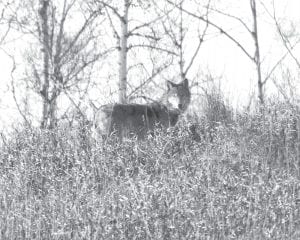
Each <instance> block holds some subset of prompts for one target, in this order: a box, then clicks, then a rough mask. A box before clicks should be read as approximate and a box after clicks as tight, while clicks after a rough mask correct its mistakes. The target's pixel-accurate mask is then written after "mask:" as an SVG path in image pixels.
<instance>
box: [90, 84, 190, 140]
mask: <svg viewBox="0 0 300 240" xmlns="http://www.w3.org/2000/svg"><path fill="white" fill-rule="evenodd" d="M190 102H191V92H190V87H189V81H188V80H187V79H185V80H183V81H182V82H180V83H178V84H176V83H174V82H171V81H167V91H166V92H165V93H164V94H163V96H162V97H161V98H160V99H159V100H158V101H156V102H153V103H151V104H120V103H116V104H107V105H103V106H101V107H100V109H99V110H98V111H97V113H96V116H95V127H96V131H97V132H98V133H100V135H102V136H103V137H108V136H110V135H115V136H117V137H118V138H120V139H123V138H124V137H131V136H136V137H137V138H138V139H145V137H146V136H147V134H148V133H149V132H150V133H153V130H154V129H155V128H156V127H160V128H162V129H166V128H169V127H172V126H174V125H175V124H176V123H177V121H178V119H179V117H180V115H182V114H183V113H184V112H185V111H186V110H187V108H188V106H189V104H190Z"/></svg>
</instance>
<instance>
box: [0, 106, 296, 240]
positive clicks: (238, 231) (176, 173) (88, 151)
mask: <svg viewBox="0 0 300 240" xmlns="http://www.w3.org/2000/svg"><path fill="white" fill-rule="evenodd" d="M297 119H298V118H297V116H296V115H293V117H291V116H288V115H287V112H286V111H285V112H284V113H282V114H278V111H277V112H276V114H275V113H274V112H269V113H267V114H266V115H264V116H260V115H256V116H246V115H243V116H240V117H238V119H237V120H236V121H235V122H232V123H231V124H226V125H224V124H221V123H219V124H218V125H214V129H213V136H214V137H213V138H212V139H209V140H208V139H206V138H202V139H201V141H200V142H197V141H193V140H192V139H191V135H190V134H191V133H190V131H189V127H188V126H182V127H179V128H178V129H177V130H176V131H174V132H169V133H160V132H157V133H156V134H155V135H154V137H151V138H150V137H149V139H148V140H147V141H145V142H143V143H137V142H136V141H135V140H127V141H125V142H123V143H122V144H115V143H114V141H113V139H108V140H107V142H105V144H103V143H102V142H100V141H99V142H97V141H94V140H93V139H91V138H90V137H89V135H88V134H87V135H85V133H84V131H80V129H57V130H55V131H52V132H48V131H41V130H39V129H35V130H28V129H23V130H20V131H18V132H16V133H15V134H14V136H11V139H10V140H7V141H6V144H3V147H2V149H1V153H0V239H105V240H107V239H143V240H144V239H299V238H300V177H299V176H300V174H299V171H300V170H299V166H300V154H299V151H300V141H299V138H300V137H299V135H298V129H299V128H298V125H299V124H298V122H299V121H297ZM292 120H293V121H292ZM294 120H295V121H294ZM289 122H290V123H291V124H288V123H289ZM292 123H293V124H292ZM297 124H298V125H297ZM199 132H200V133H201V131H199Z"/></svg>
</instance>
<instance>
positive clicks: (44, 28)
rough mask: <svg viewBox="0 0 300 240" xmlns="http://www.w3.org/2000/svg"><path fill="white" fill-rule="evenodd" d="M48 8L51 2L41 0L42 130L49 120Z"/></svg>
mask: <svg viewBox="0 0 300 240" xmlns="http://www.w3.org/2000/svg"><path fill="white" fill-rule="evenodd" d="M48 8H49V0H40V10H39V16H40V24H41V42H42V49H41V51H42V54H43V82H42V89H41V92H40V93H41V96H42V98H43V113H42V114H43V115H42V122H41V128H46V127H47V125H48V119H49V87H50V85H49V65H50V63H49V59H50V57H49V26H48Z"/></svg>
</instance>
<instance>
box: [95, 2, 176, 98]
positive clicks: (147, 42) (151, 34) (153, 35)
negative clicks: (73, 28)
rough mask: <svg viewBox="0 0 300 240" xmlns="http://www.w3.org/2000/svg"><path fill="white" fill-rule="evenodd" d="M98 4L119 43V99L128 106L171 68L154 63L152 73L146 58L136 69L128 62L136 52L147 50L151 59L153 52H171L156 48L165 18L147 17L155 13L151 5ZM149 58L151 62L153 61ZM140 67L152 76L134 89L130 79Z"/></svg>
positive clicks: (138, 63) (137, 64) (139, 61)
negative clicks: (159, 23)
mask: <svg viewBox="0 0 300 240" xmlns="http://www.w3.org/2000/svg"><path fill="white" fill-rule="evenodd" d="M94 3H96V5H98V6H101V7H103V8H105V13H106V16H107V17H108V19H109V22H110V27H111V29H112V31H113V36H114V38H115V40H116V42H117V43H116V46H117V49H118V55H119V58H118V69H119V71H118V74H119V75H118V78H119V79H118V97H119V102H120V103H127V102H128V101H129V100H130V99H131V98H132V96H133V95H134V94H135V93H136V92H137V91H138V90H139V89H141V88H142V87H144V86H145V85H147V84H148V83H149V82H151V81H152V80H153V78H154V77H155V76H157V75H158V74H159V73H160V72H162V71H163V70H164V69H166V68H167V65H168V64H166V63H163V64H161V65H160V66H157V64H156V63H154V62H152V63H153V64H152V65H153V66H152V67H153V68H152V69H151V70H150V71H148V67H149V66H146V64H143V60H144V59H142V58H143V56H140V57H139V60H137V61H138V62H134V63H133V64H132V65H129V64H128V60H132V59H129V53H130V52H133V51H134V50H136V49H140V50H141V49H143V50H145V49H147V50H148V54H149V55H151V52H152V51H159V52H168V50H167V49H164V48H160V47H159V46H158V45H157V44H156V43H157V42H158V41H159V40H160V37H161V36H158V35H157V32H156V26H155V25H156V23H157V22H158V20H159V19H160V18H161V17H160V16H159V17H157V16H155V15H153V16H151V15H150V14H148V15H147V16H145V14H146V12H147V13H148V12H149V11H152V10H151V9H152V7H153V5H151V4H150V2H149V1H138V0H122V1H116V0H115V1H100V0H94ZM135 54H136V53H135ZM171 54H173V53H171ZM149 58H150V59H151V57H149ZM148 65H151V64H148ZM137 66H140V67H141V68H143V69H144V70H145V72H148V73H149V72H150V74H148V75H149V76H148V77H145V76H143V78H144V79H145V80H144V81H143V82H142V83H141V84H140V85H139V86H136V85H135V84H132V85H131V83H130V82H129V79H128V74H129V72H130V71H133V69H134V68H135V67H137ZM154 68H155V69H154ZM141 78H142V77H141ZM129 86H131V88H130V89H128V87H129Z"/></svg>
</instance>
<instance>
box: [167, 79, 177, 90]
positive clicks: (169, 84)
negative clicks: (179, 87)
mask: <svg viewBox="0 0 300 240" xmlns="http://www.w3.org/2000/svg"><path fill="white" fill-rule="evenodd" d="M174 86H175V83H173V82H171V81H169V80H168V81H167V87H168V90H170V89H171V88H173V87H174Z"/></svg>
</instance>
